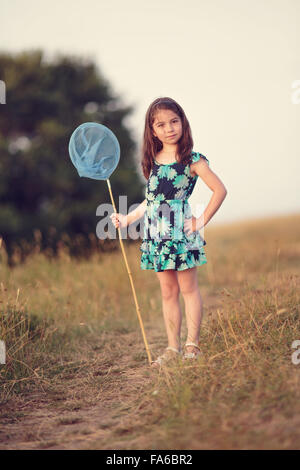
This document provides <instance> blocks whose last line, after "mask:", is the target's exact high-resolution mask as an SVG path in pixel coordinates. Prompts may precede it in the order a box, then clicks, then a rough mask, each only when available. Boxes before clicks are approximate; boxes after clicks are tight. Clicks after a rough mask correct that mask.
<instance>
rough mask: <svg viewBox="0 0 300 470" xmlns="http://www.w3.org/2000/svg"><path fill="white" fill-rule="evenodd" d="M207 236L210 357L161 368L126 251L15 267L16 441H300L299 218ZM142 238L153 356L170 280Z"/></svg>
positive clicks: (4, 316) (294, 445)
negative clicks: (162, 283) (152, 361)
mask: <svg viewBox="0 0 300 470" xmlns="http://www.w3.org/2000/svg"><path fill="white" fill-rule="evenodd" d="M205 239H206V240H207V246H206V254H207V258H208V263H207V265H204V266H202V267H201V268H199V269H198V278H199V286H200V292H201V295H202V298H203V300H204V319H203V323H202V329H201V346H202V352H203V354H202V356H201V358H200V359H199V361H198V362H197V363H193V364H190V363H183V362H179V363H178V364H177V365H176V366H174V365H173V366H170V367H168V368H167V367H166V368H164V369H162V370H161V371H160V372H157V371H156V372H155V373H154V372H153V371H151V370H149V367H148V365H147V355H146V352H145V350H144V346H143V341H142V336H141V333H140V330H139V325H138V320H137V317H136V312H135V305H134V301H133V296H132V291H131V286H130V282H129V279H128V275H127V271H126V268H125V263H124V261H123V257H122V253H121V250H120V251H119V252H118V251H114V252H112V253H101V254H95V256H94V257H93V258H92V259H90V260H89V261H88V262H83V261H75V260H72V259H71V258H70V257H69V256H68V254H67V252H63V251H62V252H61V254H60V257H59V258H58V259H56V260H49V259H47V258H45V257H43V255H42V254H41V253H36V255H33V256H31V257H30V258H28V259H27V261H26V263H25V264H23V265H19V266H17V267H15V268H13V269H11V268H8V267H7V266H6V265H5V264H3V266H2V281H1V284H0V292H1V304H0V305H1V317H0V328H1V339H2V340H4V341H5V343H6V346H7V363H6V365H1V366H0V380H1V389H0V397H1V401H2V407H1V408H2V411H1V410H0V411H1V415H0V416H1V417H0V419H1V420H2V422H3V423H5V424H6V427H5V432H4V431H3V434H1V432H0V442H1V440H2V442H3V447H4V448H10V447H13V448H18V446H19V448H82V449H83V448H85V449H109V448H111V449H112V448H114V449H118V448H119V449H143V448H144V449H209V448H213V449H298V448H299V442H300V439H299V438H300V431H299V429H300V426H299V424H300V401H299V396H300V364H299V365H295V364H293V363H292V353H293V352H294V350H293V349H292V347H291V346H292V343H293V341H295V340H297V339H300V334H299V332H300V320H299V309H300V289H299V287H300V263H299V260H300V217H299V216H298V215H294V216H287V217H281V218H274V219H266V220H257V221H255V222H249V223H246V222H244V223H240V224H231V225H228V226H223V227H212V228H210V227H208V228H207V229H206V236H205ZM138 248H139V245H138V244H137V245H136V246H135V245H127V244H125V249H126V254H127V257H128V262H129V265H130V268H131V271H132V276H133V279H134V284H135V289H136V292H137V297H138V301H139V305H140V310H141V314H142V317H143V320H144V324H145V330H146V335H147V339H148V341H149V345H150V348H151V352H152V354H153V356H155V355H156V353H160V352H161V351H162V349H163V347H164V346H165V345H166V337H165V332H164V326H163V319H162V312H161V298H160V291H159V286H158V281H157V278H156V276H155V274H154V273H153V272H149V271H141V270H140V267H139V256H140V253H139V249H138ZM2 249H3V248H2ZM4 258H5V254H4V255H3V259H4ZM181 302H182V299H181ZM182 305H183V304H182ZM184 328H185V326H184ZM184 328H183V335H184V334H185V329H184ZM29 424H31V425H34V424H36V425H38V426H40V428H38V431H35V430H34V431H31V429H29V430H28V425H29ZM183 430H184V432H183ZM26 436H27V437H26ZM24 442H25V443H26V442H27V444H24Z"/></svg>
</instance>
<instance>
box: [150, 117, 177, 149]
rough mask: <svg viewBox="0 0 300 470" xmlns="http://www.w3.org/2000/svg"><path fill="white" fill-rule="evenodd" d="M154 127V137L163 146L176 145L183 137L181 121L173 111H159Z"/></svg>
mask: <svg viewBox="0 0 300 470" xmlns="http://www.w3.org/2000/svg"><path fill="white" fill-rule="evenodd" d="M152 127H153V135H155V136H156V137H157V138H158V139H159V140H160V141H161V142H162V143H163V144H176V143H177V142H178V141H179V139H180V138H181V136H182V122H181V119H180V117H179V116H178V115H177V114H176V113H174V111H172V110H171V109H160V110H159V111H157V112H156V114H155V118H154V122H153V124H152Z"/></svg>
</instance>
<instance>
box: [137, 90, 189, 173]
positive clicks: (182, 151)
mask: <svg viewBox="0 0 300 470" xmlns="http://www.w3.org/2000/svg"><path fill="white" fill-rule="evenodd" d="M160 109H170V110H171V111H173V112H174V113H176V114H177V116H179V117H180V119H181V123H182V136H181V138H180V139H179V141H178V154H179V162H180V163H183V164H186V165H187V164H188V163H190V162H191V151H192V148H193V145H194V142H193V138H192V131H191V128H190V124H189V121H188V120H187V118H186V115H185V113H184V111H183V109H182V107H181V106H180V105H179V104H178V103H176V101H175V100H173V99H172V98H168V97H164V98H157V99H156V100H154V101H153V102H152V103H151V104H150V106H149V108H148V110H147V113H146V118H145V130H144V141H143V147H142V162H141V165H142V170H143V174H144V176H145V178H146V179H148V178H149V175H150V172H151V169H152V167H153V161H154V158H155V156H156V154H157V153H158V152H159V151H160V150H161V149H162V148H163V144H162V143H161V141H160V140H159V139H158V138H157V137H155V136H154V135H153V127H152V126H153V122H154V119H155V114H156V112H157V111H158V110H160Z"/></svg>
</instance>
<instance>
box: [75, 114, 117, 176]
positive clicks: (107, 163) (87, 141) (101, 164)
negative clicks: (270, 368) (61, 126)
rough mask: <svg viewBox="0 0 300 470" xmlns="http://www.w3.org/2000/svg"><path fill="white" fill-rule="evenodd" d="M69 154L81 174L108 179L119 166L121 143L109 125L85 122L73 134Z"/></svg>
mask: <svg viewBox="0 0 300 470" xmlns="http://www.w3.org/2000/svg"><path fill="white" fill-rule="evenodd" d="M69 154H70V157H71V160H72V163H73V165H74V166H75V168H76V169H77V171H78V174H79V176H85V177H86V178H92V179H95V180H106V179H108V178H109V177H110V175H111V174H112V173H113V172H114V170H115V169H116V167H117V166H118V163H119V159H120V145H119V142H118V139H117V138H116V136H115V134H114V133H113V132H112V131H111V130H110V129H108V128H107V127H105V126H103V125H102V124H98V123H97V122H85V123H84V124H81V125H80V126H78V127H77V128H76V129H75V131H74V132H73V134H72V135H71V138H70V142H69Z"/></svg>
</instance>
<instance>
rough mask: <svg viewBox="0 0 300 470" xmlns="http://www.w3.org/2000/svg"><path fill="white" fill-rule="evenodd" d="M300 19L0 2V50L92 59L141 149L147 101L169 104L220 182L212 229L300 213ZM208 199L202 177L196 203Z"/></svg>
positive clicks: (177, 6) (270, 2) (263, 12)
mask: <svg viewBox="0 0 300 470" xmlns="http://www.w3.org/2000/svg"><path fill="white" fill-rule="evenodd" d="M299 24H300V1H299V0H264V1H261V0H186V1H185V2H182V0H151V1H149V0H126V1H124V0H85V1H84V2H82V1H79V0H72V1H71V0H52V1H51V2H48V1H47V2H46V1H44V0H26V2H24V1H23V0H2V1H1V29H0V51H2V52H3V51H8V52H14V53H15V52H21V51H24V50H30V49H38V48H39V49H43V50H44V51H45V53H46V57H47V60H48V59H49V60H52V59H53V58H55V57H56V56H57V54H60V53H63V54H70V55H73V56H77V57H85V58H87V59H91V60H93V61H94V62H95V63H96V64H97V66H98V68H99V70H100V71H101V73H102V74H103V75H104V77H105V78H106V79H108V80H109V82H110V83H111V85H112V88H113V90H114V92H115V94H116V95H118V96H120V98H121V102H122V104H124V105H132V106H133V107H134V108H135V110H134V112H133V113H132V115H131V116H130V118H128V119H127V121H126V124H127V126H128V127H129V128H130V129H131V132H132V135H133V137H134V138H135V140H136V142H137V145H138V151H139V149H140V147H141V143H142V135H143V130H144V119H145V114H146V111H147V108H148V106H149V105H150V103H151V102H152V101H153V100H154V99H156V98H158V97H162V96H169V97H171V98H173V99H175V100H176V101H177V102H178V103H179V104H180V105H181V106H182V108H183V109H184V111H185V114H186V116H187V118H188V121H189V123H190V126H191V130H192V136H193V140H194V151H196V152H200V153H202V154H203V155H205V156H206V157H207V158H208V160H209V162H210V168H211V169H212V171H214V173H215V174H216V175H218V177H219V178H220V179H221V181H222V182H223V183H224V185H225V187H226V189H227V197H226V198H225V200H224V202H223V204H222V205H221V207H220V208H219V210H218V211H217V212H216V214H215V215H214V216H213V219H212V220H211V222H210V224H211V225H213V224H218V223H226V222H231V221H239V220H245V219H256V218H262V217H263V218H264V217H270V216H276V215H284V214H290V213H296V212H297V213H300V198H299V186H300V184H299V183H300V139H299V124H300V55H299V44H300V28H299ZM0 80H1V77H0ZM293 87H294V88H293ZM121 158H122V149H121ZM136 158H137V159H138V158H140V157H139V153H138V152H137V155H136ZM144 181H145V180H144ZM211 196H212V191H211V190H210V189H209V188H208V187H207V186H206V185H205V183H204V182H203V181H202V180H201V179H200V178H198V181H197V184H196V187H195V189H194V192H193V194H192V196H191V198H190V204H191V206H192V209H193V210H194V208H195V207H196V205H198V204H203V207H204V208H205V206H206V205H207V204H208V202H209V200H210V198H211ZM139 202H141V201H136V203H139Z"/></svg>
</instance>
